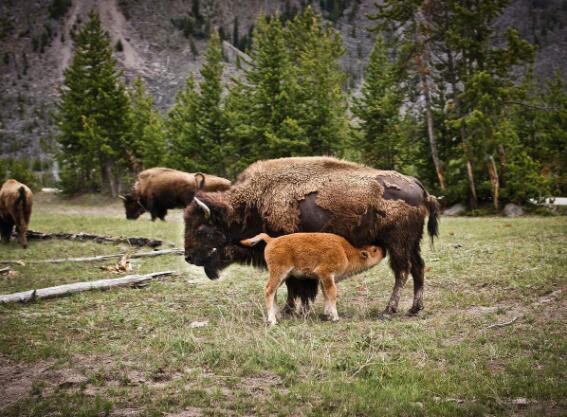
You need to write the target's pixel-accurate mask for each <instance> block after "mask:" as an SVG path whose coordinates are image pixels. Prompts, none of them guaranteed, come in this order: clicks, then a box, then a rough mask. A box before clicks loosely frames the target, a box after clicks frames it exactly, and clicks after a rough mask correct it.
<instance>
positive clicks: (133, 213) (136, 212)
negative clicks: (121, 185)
mask: <svg viewBox="0 0 567 417" xmlns="http://www.w3.org/2000/svg"><path fill="white" fill-rule="evenodd" d="M119 197H120V199H121V200H123V201H124V209H125V210H126V218H127V219H129V220H136V219H137V218H138V217H140V216H141V215H142V214H144V213H145V211H146V209H145V208H144V206H143V205H142V203H140V200H139V199H138V198H137V197H135V196H134V195H132V194H126V195H121V196H119Z"/></svg>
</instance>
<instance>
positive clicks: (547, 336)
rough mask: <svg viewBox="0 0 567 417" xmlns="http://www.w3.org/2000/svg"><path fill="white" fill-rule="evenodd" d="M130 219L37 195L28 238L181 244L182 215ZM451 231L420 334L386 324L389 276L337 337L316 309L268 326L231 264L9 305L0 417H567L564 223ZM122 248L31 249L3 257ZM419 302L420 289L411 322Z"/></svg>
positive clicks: (94, 267) (51, 280)
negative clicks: (46, 234) (48, 234)
mask: <svg viewBox="0 0 567 417" xmlns="http://www.w3.org/2000/svg"><path fill="white" fill-rule="evenodd" d="M122 216H123V215H122V212H121V209H120V206H119V204H118V203H116V202H113V201H108V200H105V201H103V202H98V201H96V199H92V198H86V199H83V200H73V201H67V202H63V201H60V200H58V199H56V198H54V197H50V198H45V199H44V200H42V198H41V196H40V198H39V199H38V201H37V203H36V207H35V211H34V215H33V222H32V225H31V227H32V229H34V230H39V231H73V232H77V231H85V232H93V233H98V234H106V235H113V236H119V235H122V236H132V235H136V236H146V237H152V238H160V239H163V240H166V241H169V242H172V243H174V244H175V245H177V246H179V247H180V246H181V245H182V233H183V224H182V222H181V219H180V214H179V212H177V213H171V214H170V216H169V217H168V218H169V219H171V220H172V221H168V222H166V223H163V222H156V223H151V222H150V221H149V219H148V218H147V216H145V217H144V218H142V219H140V220H138V221H135V222H131V221H126V220H124V219H122ZM441 232H442V233H441V236H440V239H439V240H438V241H437V242H436V245H435V246H436V247H435V250H431V249H430V248H429V247H428V245H427V243H424V245H423V248H424V257H425V259H426V263H427V266H428V272H427V274H426V275H427V281H426V285H427V287H426V292H425V310H424V311H423V312H422V313H421V314H420V316H419V317H415V318H409V317H406V316H405V315H404V314H403V313H401V314H399V315H396V316H394V318H393V319H392V320H390V321H379V320H377V316H378V314H379V312H380V311H381V309H382V308H384V306H385V305H386V302H387V300H388V297H389V295H390V290H391V287H392V285H393V278H392V274H391V272H390V271H389V269H388V267H387V262H384V263H383V264H382V265H380V266H378V267H376V268H374V269H372V270H371V271H368V272H366V273H364V274H362V275H361V276H358V277H354V278H352V279H350V280H347V281H345V282H342V283H341V284H340V285H339V299H338V309H339V314H340V315H341V321H340V322H339V323H337V324H332V323H330V322H327V321H322V320H321V319H320V318H319V316H320V315H321V314H322V310H323V308H322V302H321V300H318V301H317V303H316V306H315V311H314V313H313V314H312V315H311V316H310V317H309V318H308V319H306V320H304V319H301V318H284V319H283V320H281V322H280V324H278V326H276V327H275V328H267V327H266V326H265V324H264V311H263V305H262V290H263V285H264V283H265V280H266V273H265V272H264V271H259V270H254V269H252V268H247V267H240V266H232V267H230V268H229V269H227V270H226V271H224V272H223V275H222V277H221V279H220V280H219V281H209V280H208V279H207V278H206V277H205V275H204V274H203V272H202V271H201V270H200V269H199V268H195V267H191V266H189V265H187V264H186V263H185V262H184V261H183V259H182V257H180V256H163V257H159V258H150V259H140V260H137V261H136V263H135V268H134V272H133V273H137V272H151V271H160V270H166V269H167V270H169V269H173V270H175V271H177V272H178V274H177V275H176V276H174V277H170V278H164V279H163V280H160V281H155V282H152V283H151V284H150V285H148V286H147V287H144V288H140V289H117V290H111V291H96V292H85V293H81V294H76V295H73V296H70V297H66V298H60V299H55V300H47V301H39V302H37V303H34V304H28V305H6V306H0V415H5V416H43V415H62V416H66V415H69V416H76V415H81V416H100V415H108V414H110V415H142V416H162V415H166V414H167V413H180V412H181V411H183V410H185V411H186V415H188V416H192V415H204V416H224V415H234V416H250V415H261V416H269V415H271V416H289V415H294V416H480V415H495V416H504V415H522V416H524V415H526V416H530V415H533V416H538V415H558V416H559V415H567V401H566V399H565V398H567V382H566V381H567V365H566V364H565V361H566V359H567V337H566V336H565V334H566V331H565V329H566V324H567V272H566V267H567V261H566V258H567V256H566V255H567V249H566V248H567V219H566V218H565V217H545V218H538V217H526V218H519V219H514V220H510V219H504V218H490V217H485V218H444V219H443V220H442V224H441ZM125 249H127V247H126V246H123V245H122V246H120V245H108V244H104V245H102V244H95V243H86V242H85V243H82V242H79V243H76V242H74V243H71V242H66V241H57V240H52V241H32V242H31V244H30V248H29V249H28V250H27V251H22V250H21V249H19V248H17V246H16V245H15V243H12V244H10V245H9V246H8V247H2V248H1V249H0V250H1V252H0V258H1V259H22V260H24V262H25V261H26V260H31V259H47V258H55V257H63V256H87V255H94V254H107V253H116V252H119V251H121V250H125ZM113 263H114V261H109V262H107V263H90V264H88V263H80V264H79V263H74V264H70V263H69V264H60V265H41V266H40V265H33V264H27V265H26V266H18V265H17V266H14V269H15V270H17V271H18V274H17V275H16V276H9V277H7V276H0V293H9V292H14V291H20V290H25V289H30V288H38V287H44V286H50V285H58V284H61V283H67V282H73V281H79V280H91V279H99V278H103V277H108V276H109V275H111V274H109V273H108V272H104V271H102V270H100V269H99V268H98V267H99V266H101V265H112V264H113ZM284 293H285V290H282V291H280V294H279V304H280V305H281V304H282V303H283V299H284V296H285V294H284ZM411 293H412V292H411V282H409V283H408V286H407V288H406V289H405V290H404V292H403V298H402V306H403V309H404V310H407V309H408V308H409V306H410V305H411ZM513 317H518V320H517V321H516V322H515V323H514V324H512V325H509V326H505V327H500V328H491V329H487V326H489V325H491V324H494V323H503V322H508V321H510V320H511V319H512V318H513ZM194 321H207V322H208V325H207V326H206V327H201V328H192V327H191V323H192V322H194ZM15 369H17V370H18V372H16V371H15ZM14 387H18V389H19V391H18V392H19V394H18V395H15V394H14V392H15V391H17V390H16V389H15V388H14ZM3 396H4V403H5V404H6V405H4V406H3V404H2V403H3V401H2V399H3Z"/></svg>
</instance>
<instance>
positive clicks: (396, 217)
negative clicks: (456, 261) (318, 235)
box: [185, 157, 438, 314]
mask: <svg viewBox="0 0 567 417" xmlns="http://www.w3.org/2000/svg"><path fill="white" fill-rule="evenodd" d="M196 197H198V199H199V201H201V202H203V203H204V205H205V206H207V207H208V208H209V211H210V215H208V214H205V212H204V210H203V208H202V206H199V205H198V204H197V202H193V203H192V204H191V205H190V206H188V208H187V209H186V212H185V215H186V219H185V221H186V233H185V251H186V255H187V260H188V261H189V262H193V263H196V264H197V265H203V266H205V272H207V274H208V276H209V277H210V278H216V277H218V270H219V269H222V268H224V267H225V266H227V265H228V264H230V263H232V262H243V263H246V262H248V263H253V264H255V265H262V264H263V259H262V256H261V252H260V248H258V249H256V248H251V249H245V248H242V247H241V246H239V245H237V243H238V242H239V241H240V240H242V239H243V238H247V237H250V236H254V235H256V234H258V233H260V232H267V233H269V234H271V235H276V236H277V235H282V234H289V233H294V232H328V233H334V234H338V235H341V236H343V237H345V238H346V239H347V240H348V241H349V242H350V243H351V244H353V245H354V246H356V247H361V246H364V245H369V244H370V245H379V246H381V247H383V248H385V249H386V251H387V252H388V253H389V254H390V265H391V267H392V269H393V270H394V273H395V276H396V283H395V286H394V290H393V292H392V296H391V298H390V301H389V303H388V306H387V308H386V310H385V313H386V314H389V313H394V312H396V311H397V307H398V302H399V297H400V292H401V289H402V287H403V286H404V284H405V281H406V279H407V277H408V274H409V273H411V274H412V276H413V280H414V303H413V306H412V308H411V310H410V313H411V314H416V313H417V312H419V310H421V309H422V308H423V283H424V263H423V259H422V258H421V256H420V241H421V238H422V236H423V226H424V223H425V217H426V216H427V215H429V222H428V231H429V234H430V235H431V236H432V237H433V236H435V235H437V230H438V229H437V228H438V203H437V200H436V199H435V197H433V196H430V195H429V194H428V193H427V191H426V190H425V189H424V188H423V186H422V185H421V183H420V182H419V181H418V180H416V179H415V178H412V177H408V176H404V175H402V174H400V173H398V172H395V171H382V170H376V169H372V168H369V167H366V166H363V165H358V164H354V163H351V162H347V161H341V160H338V159H335V158H329V157H303V158H302V157H296V158H282V159H276V160H268V161H259V162H256V163H254V164H252V165H251V166H250V167H248V168H247V169H246V170H245V171H244V172H242V174H241V175H240V176H239V177H238V180H237V182H236V183H235V184H234V186H233V187H232V188H230V190H228V191H225V192H217V193H203V192H200V193H197V195H196ZM308 281H309V280H306V282H304V283H302V284H301V285H300V286H295V283H294V287H293V288H295V289H294V290H293V291H292V294H291V295H290V299H288V302H289V303H290V304H292V303H293V301H292V299H293V298H294V297H296V296H298V295H302V294H305V293H306V292H307V293H308V294H309V295H310V296H314V295H315V294H316V289H317V287H316V286H315V287H313V286H312V285H311V284H310V283H309V282H308ZM290 283H291V280H288V283H287V284H288V293H289V289H290V288H292V287H291V286H290ZM296 289H299V290H300V292H301V293H299V294H298V293H295V292H294V291H296ZM302 300H305V298H304V297H303V296H302Z"/></svg>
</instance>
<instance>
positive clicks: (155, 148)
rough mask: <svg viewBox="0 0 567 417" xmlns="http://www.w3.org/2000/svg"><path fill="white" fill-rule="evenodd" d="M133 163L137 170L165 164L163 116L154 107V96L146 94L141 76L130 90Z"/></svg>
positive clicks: (130, 152) (130, 154)
mask: <svg viewBox="0 0 567 417" xmlns="http://www.w3.org/2000/svg"><path fill="white" fill-rule="evenodd" d="M129 93H130V94H129V96H130V102H131V111H130V123H131V130H130V141H129V143H130V149H129V156H130V160H131V165H132V166H134V167H136V168H137V170H141V169H143V168H151V167H154V166H158V165H161V164H163V162H164V158H165V137H164V135H163V133H162V130H161V129H162V127H163V122H162V120H161V116H160V115H159V113H157V112H156V111H155V110H154V108H153V98H152V97H151V96H150V95H148V94H146V91H145V89H144V83H143V82H142V79H141V77H139V76H138V77H136V78H135V79H134V83H133V86H132V89H131V91H130V92H129Z"/></svg>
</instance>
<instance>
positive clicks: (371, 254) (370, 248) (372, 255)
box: [360, 245, 384, 268]
mask: <svg viewBox="0 0 567 417" xmlns="http://www.w3.org/2000/svg"><path fill="white" fill-rule="evenodd" d="M360 257H361V260H362V263H363V264H365V266H366V267H368V268H370V267H372V266H374V265H377V264H379V263H380V261H382V259H384V250H383V249H382V248H381V247H380V246H375V245H367V246H364V247H363V248H362V249H361V250H360Z"/></svg>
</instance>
